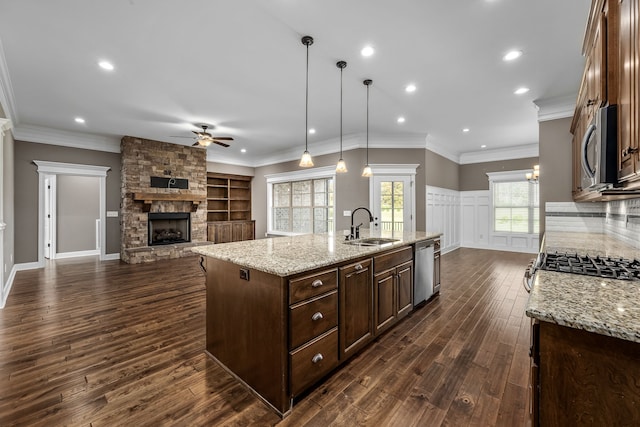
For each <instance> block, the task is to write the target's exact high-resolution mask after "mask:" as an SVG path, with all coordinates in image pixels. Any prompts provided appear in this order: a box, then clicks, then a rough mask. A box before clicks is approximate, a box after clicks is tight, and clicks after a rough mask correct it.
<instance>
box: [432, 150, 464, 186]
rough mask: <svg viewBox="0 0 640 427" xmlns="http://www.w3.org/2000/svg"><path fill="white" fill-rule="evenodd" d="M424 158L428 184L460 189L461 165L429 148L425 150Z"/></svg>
mask: <svg viewBox="0 0 640 427" xmlns="http://www.w3.org/2000/svg"><path fill="white" fill-rule="evenodd" d="M424 158H425V162H424V164H425V168H424V169H425V177H426V183H427V185H430V186H432V187H440V188H448V189H449V190H456V191H458V190H460V165H458V164H457V163H456V162H452V161H451V160H449V159H447V158H446V157H442V156H441V155H439V154H436V153H434V152H432V151H429V150H425V156H424Z"/></svg>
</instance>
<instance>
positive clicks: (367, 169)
mask: <svg viewBox="0 0 640 427" xmlns="http://www.w3.org/2000/svg"><path fill="white" fill-rule="evenodd" d="M362 83H363V84H364V85H365V86H366V87H367V164H366V165H365V166H364V169H363V170H362V176H364V177H370V176H373V171H372V170H371V166H369V86H371V83H373V81H372V80H370V79H367V80H365V81H363V82H362Z"/></svg>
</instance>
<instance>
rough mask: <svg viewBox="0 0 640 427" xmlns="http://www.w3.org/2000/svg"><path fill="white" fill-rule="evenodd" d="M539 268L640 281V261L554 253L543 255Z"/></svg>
mask: <svg viewBox="0 0 640 427" xmlns="http://www.w3.org/2000/svg"><path fill="white" fill-rule="evenodd" d="M539 268H540V269H541V270H549V271H559V272H565V273H576V274H585V275H588V276H596V277H606V278H610V279H621V280H640V261H638V260H637V259H633V260H630V259H625V258H614V257H600V256H596V257H592V256H589V255H585V256H581V255H578V254H571V253H557V252H555V253H545V254H543V259H542V261H541V263H540V266H539Z"/></svg>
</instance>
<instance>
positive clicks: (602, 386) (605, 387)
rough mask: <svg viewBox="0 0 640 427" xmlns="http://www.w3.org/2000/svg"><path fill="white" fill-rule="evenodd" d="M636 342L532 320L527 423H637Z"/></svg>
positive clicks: (639, 360) (639, 362) (639, 349)
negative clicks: (529, 413)
mask: <svg viewBox="0 0 640 427" xmlns="http://www.w3.org/2000/svg"><path fill="white" fill-rule="evenodd" d="M637 378H640V344H638V343H635V342H631V341H626V340H622V339H618V338H613V337H609V336H604V335H599V334H595V333H590V332H587V331H584V330H580V329H573V328H569V327H566V326H560V325H556V324H553V323H548V322H542V321H541V322H539V323H538V322H536V321H534V322H533V326H532V346H531V385H530V386H531V389H530V391H531V393H532V394H531V400H530V405H531V406H530V407H531V416H532V424H531V425H532V426H533V427H537V426H559V427H560V426H575V425H594V426H622V425H629V426H630V425H640V384H638V381H637V380H635V379H637Z"/></svg>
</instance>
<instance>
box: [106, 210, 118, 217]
mask: <svg viewBox="0 0 640 427" xmlns="http://www.w3.org/2000/svg"><path fill="white" fill-rule="evenodd" d="M117 217H118V211H107V218H117Z"/></svg>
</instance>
